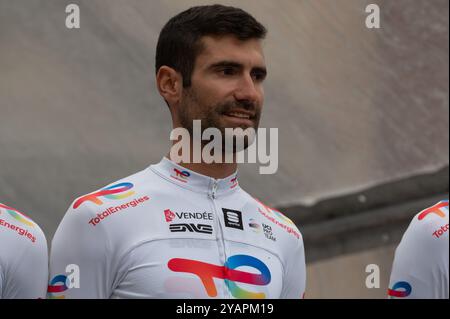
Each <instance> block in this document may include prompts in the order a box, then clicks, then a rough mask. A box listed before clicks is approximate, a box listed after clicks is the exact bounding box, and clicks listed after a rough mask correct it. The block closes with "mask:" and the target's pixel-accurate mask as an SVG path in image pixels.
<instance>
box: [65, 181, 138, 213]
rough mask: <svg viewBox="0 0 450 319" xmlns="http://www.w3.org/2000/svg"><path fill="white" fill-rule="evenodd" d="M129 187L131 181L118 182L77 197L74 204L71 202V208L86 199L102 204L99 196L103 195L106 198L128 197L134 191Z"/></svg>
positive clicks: (75, 207)
mask: <svg viewBox="0 0 450 319" xmlns="http://www.w3.org/2000/svg"><path fill="white" fill-rule="evenodd" d="M131 188H133V184H132V183H120V184H116V185H112V186H109V187H106V188H103V189H102V190H99V191H98V192H95V193H92V194H88V195H85V196H82V197H80V198H78V199H77V201H76V202H75V204H73V208H74V209H77V208H78V207H79V206H80V205H81V204H83V203H84V202H87V201H89V202H93V203H95V204H97V205H102V204H103V202H102V201H101V200H100V198H99V197H104V198H107V199H123V198H127V197H130V196H132V195H134V193H135V192H134V191H129V190H130V189H131Z"/></svg>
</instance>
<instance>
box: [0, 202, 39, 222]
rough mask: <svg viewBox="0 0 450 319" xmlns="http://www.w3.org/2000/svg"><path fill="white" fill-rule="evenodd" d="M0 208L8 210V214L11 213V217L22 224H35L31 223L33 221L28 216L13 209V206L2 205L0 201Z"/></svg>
mask: <svg viewBox="0 0 450 319" xmlns="http://www.w3.org/2000/svg"><path fill="white" fill-rule="evenodd" d="M0 208H3V209H5V210H6V211H7V212H8V214H9V215H11V217H13V218H14V219H15V220H17V221H18V222H20V223H22V224H24V225H27V226H30V227H34V225H35V224H34V223H33V221H32V220H31V219H30V218H29V217H28V216H26V215H25V214H23V213H21V212H19V211H18V210H15V209H14V208H12V207H9V206H6V205H3V204H1V203H0ZM0 214H1V212H0Z"/></svg>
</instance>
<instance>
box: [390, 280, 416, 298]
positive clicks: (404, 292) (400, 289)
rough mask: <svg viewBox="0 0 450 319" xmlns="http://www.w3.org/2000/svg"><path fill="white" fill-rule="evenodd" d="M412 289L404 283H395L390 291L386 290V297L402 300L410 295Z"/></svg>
mask: <svg viewBox="0 0 450 319" xmlns="http://www.w3.org/2000/svg"><path fill="white" fill-rule="evenodd" d="M411 291H412V287H411V285H410V284H409V283H407V282H406V281H399V282H396V283H395V284H394V285H393V286H392V289H389V290H388V295H389V296H391V297H397V298H404V297H408V296H409V295H410V294H411Z"/></svg>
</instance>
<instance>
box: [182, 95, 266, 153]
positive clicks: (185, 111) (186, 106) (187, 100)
mask: <svg viewBox="0 0 450 319" xmlns="http://www.w3.org/2000/svg"><path fill="white" fill-rule="evenodd" d="M183 95H184V98H183V100H184V102H183V103H182V104H181V105H180V112H179V116H180V119H179V120H180V124H181V126H182V127H183V128H185V129H187V131H188V132H189V134H190V136H191V138H193V121H194V120H201V134H202V136H203V132H204V131H205V130H206V129H207V128H210V127H215V128H217V129H219V131H220V132H221V135H222V150H225V152H232V153H236V152H240V151H242V150H245V149H247V148H248V147H249V146H250V145H251V144H252V143H253V142H254V138H248V137H247V136H245V137H244V143H243V148H242V149H238V148H237V143H236V140H237V138H236V136H233V139H232V140H233V145H232V148H229V147H226V139H225V136H226V135H225V127H223V126H221V125H220V117H221V116H222V115H224V114H225V113H228V112H229V111H231V110H232V109H235V108H237V107H239V108H241V109H244V110H249V111H254V112H255V114H256V115H255V119H254V126H253V127H251V128H253V129H254V130H255V133H256V132H257V130H258V127H259V121H260V115H261V114H260V112H259V111H258V109H257V107H256V105H255V104H254V103H252V102H249V101H237V102H225V103H217V104H216V105H214V106H212V107H203V105H201V104H200V101H199V98H198V96H197V94H196V93H195V91H194V90H193V89H192V88H188V89H185V90H184V92H183ZM195 107H196V108H197V109H196V110H195V111H197V112H194V108H195ZM203 110H205V112H206V113H203V114H202V111H203ZM241 128H242V129H243V130H244V131H245V130H246V129H247V128H250V127H241ZM210 141H211V140H201V141H200V142H201V145H202V147H203V146H205V145H206V144H208V143H209V142H210Z"/></svg>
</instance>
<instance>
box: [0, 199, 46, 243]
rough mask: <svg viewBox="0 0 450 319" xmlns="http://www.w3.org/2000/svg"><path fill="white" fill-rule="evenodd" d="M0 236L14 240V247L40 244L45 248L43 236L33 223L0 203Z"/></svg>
mask: <svg viewBox="0 0 450 319" xmlns="http://www.w3.org/2000/svg"><path fill="white" fill-rule="evenodd" d="M0 235H1V236H2V238H6V237H8V238H9V239H10V240H15V242H16V245H19V244H20V243H23V244H24V245H25V244H26V243H28V242H30V243H32V244H36V243H38V242H39V243H41V244H42V245H40V246H45V247H46V246H47V242H46V238H45V234H44V232H43V231H42V229H41V228H40V227H39V225H38V224H37V223H36V222H35V221H33V220H32V219H31V218H30V217H28V216H27V215H25V214H24V213H22V212H20V211H19V210H17V209H15V208H12V207H10V206H8V205H5V204H2V203H0Z"/></svg>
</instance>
